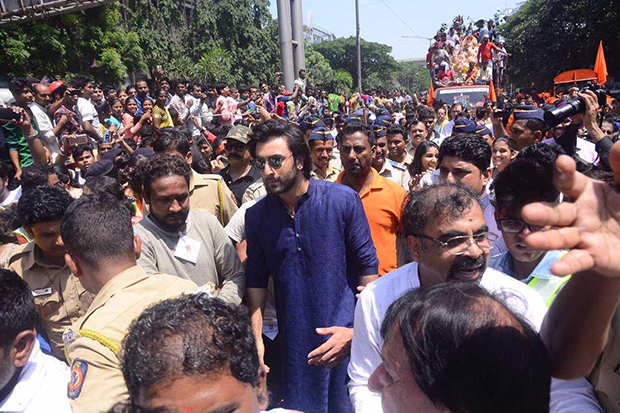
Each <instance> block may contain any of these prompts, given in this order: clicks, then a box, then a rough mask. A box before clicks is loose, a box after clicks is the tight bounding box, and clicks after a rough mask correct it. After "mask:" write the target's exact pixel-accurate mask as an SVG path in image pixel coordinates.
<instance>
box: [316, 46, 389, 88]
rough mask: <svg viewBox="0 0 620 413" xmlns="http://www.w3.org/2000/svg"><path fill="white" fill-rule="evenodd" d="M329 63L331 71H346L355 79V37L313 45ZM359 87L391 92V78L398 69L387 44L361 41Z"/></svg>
mask: <svg viewBox="0 0 620 413" xmlns="http://www.w3.org/2000/svg"><path fill="white" fill-rule="evenodd" d="M314 48H315V49H316V51H318V52H319V53H321V54H322V55H323V56H324V57H325V58H326V59H327V60H328V61H329V64H330V66H331V67H332V69H334V70H345V71H347V72H348V73H349V74H350V75H351V78H352V79H357V59H356V56H357V45H356V41H355V37H348V38H344V37H341V38H338V39H336V40H333V41H329V42H322V43H319V44H317V45H315V46H314ZM361 51H362V87H363V88H364V89H365V90H368V89H386V90H387V89H392V88H393V77H394V76H393V75H394V72H396V70H397V69H398V65H397V63H396V60H394V58H393V57H392V56H391V55H390V53H391V52H392V48H391V47H390V46H388V45H385V44H381V43H375V42H368V41H366V40H364V39H362V41H361Z"/></svg>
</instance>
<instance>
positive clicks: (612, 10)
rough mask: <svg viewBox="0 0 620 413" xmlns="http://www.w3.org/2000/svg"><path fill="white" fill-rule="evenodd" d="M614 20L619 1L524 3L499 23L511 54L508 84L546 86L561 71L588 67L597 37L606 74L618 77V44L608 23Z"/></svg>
mask: <svg viewBox="0 0 620 413" xmlns="http://www.w3.org/2000/svg"><path fill="white" fill-rule="evenodd" d="M619 19H620V4H619V2H618V0H580V1H564V0H530V1H528V2H527V3H525V4H524V5H523V6H521V8H520V9H519V10H518V11H517V12H516V13H515V14H514V15H512V16H511V17H510V18H508V20H507V21H506V23H505V24H503V25H502V26H500V33H501V34H502V35H503V36H504V37H505V38H506V49H507V50H508V52H510V53H511V54H512V55H513V56H512V57H510V58H509V61H508V64H507V75H508V80H509V82H510V83H512V84H513V85H514V86H515V87H529V86H535V87H537V88H539V89H542V88H549V87H551V86H552V85H553V78H554V77H555V76H557V75H558V74H560V73H561V72H564V71H566V70H572V69H587V68H591V67H593V65H594V60H595V58H596V52H597V50H598V44H599V41H601V40H602V41H603V46H604V48H605V57H606V60H607V69H608V71H609V74H610V75H614V76H615V77H616V78H618V77H619V75H620V73H619V72H620V42H618V40H617V34H616V33H615V30H613V27H615V26H616V24H617V22H618V21H619Z"/></svg>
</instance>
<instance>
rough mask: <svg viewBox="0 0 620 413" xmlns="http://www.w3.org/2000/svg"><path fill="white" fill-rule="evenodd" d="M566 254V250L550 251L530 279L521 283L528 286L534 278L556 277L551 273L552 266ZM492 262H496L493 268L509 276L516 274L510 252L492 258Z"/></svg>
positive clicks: (547, 278)
mask: <svg viewBox="0 0 620 413" xmlns="http://www.w3.org/2000/svg"><path fill="white" fill-rule="evenodd" d="M564 254H566V251H565V250H553V251H548V252H547V253H546V254H545V256H544V257H543V259H542V260H541V261H540V262H539V263H538V265H537V266H536V268H534V270H533V271H532V273H531V274H530V275H529V276H528V277H526V278H524V279H523V280H521V282H522V283H524V284H527V283H529V282H530V281H531V280H532V279H533V278H539V279H541V280H549V279H551V278H552V277H554V275H553V274H552V273H551V264H553V263H554V262H556V261H557V260H559V259H560V258H561V257H562V256H563V255H564ZM491 260H492V261H495V264H494V265H492V268H496V269H497V270H499V271H501V272H503V273H504V274H508V275H511V276H512V274H513V273H514V271H515V265H514V260H513V258H512V255H511V254H510V252H509V251H506V252H505V253H503V254H501V255H499V256H498V257H497V258H491ZM490 266H491V265H490Z"/></svg>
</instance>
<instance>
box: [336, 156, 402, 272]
mask: <svg viewBox="0 0 620 413" xmlns="http://www.w3.org/2000/svg"><path fill="white" fill-rule="evenodd" d="M371 170H372V182H371V184H370V188H369V189H367V190H365V192H362V193H361V194H360V198H361V199H362V204H363V205H364V212H366V217H367V218H368V224H369V225H370V234H371V235H372V241H373V243H374V244H375V248H376V250H377V258H379V276H382V275H384V274H387V273H388V272H390V271H393V270H395V269H396V268H398V258H397V251H396V233H397V232H398V229H399V228H400V217H401V212H402V208H403V204H404V202H405V199H406V198H407V192H406V191H405V190H404V189H403V188H402V187H401V186H400V185H397V184H395V183H394V182H392V181H390V180H388V179H385V178H384V177H382V176H381V175H379V174H378V173H377V171H375V169H374V168H371ZM345 173H346V172H345V171H342V172H341V173H340V175H338V179H336V183H337V184H342V178H343V177H344V175H345Z"/></svg>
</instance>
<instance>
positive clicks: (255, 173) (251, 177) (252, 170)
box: [222, 165, 261, 183]
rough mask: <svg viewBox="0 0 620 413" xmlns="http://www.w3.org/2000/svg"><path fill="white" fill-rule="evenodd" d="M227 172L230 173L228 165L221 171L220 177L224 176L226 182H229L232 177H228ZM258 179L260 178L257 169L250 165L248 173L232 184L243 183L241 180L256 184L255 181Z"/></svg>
mask: <svg viewBox="0 0 620 413" xmlns="http://www.w3.org/2000/svg"><path fill="white" fill-rule="evenodd" d="M229 171H230V165H227V166H226V168H224V169H223V170H222V176H224V177H225V178H226V180H228V179H230V180H231V181H233V179H232V177H231V176H230V172H229ZM260 177H261V176H260V172H259V171H258V169H256V168H255V167H254V165H250V170H249V171H248V173H246V174H245V175H243V176H241V177H239V178H238V179H237V180H236V181H233V183H235V182H239V181H243V180H251V181H252V182H256V180H257V179H258V178H260Z"/></svg>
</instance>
